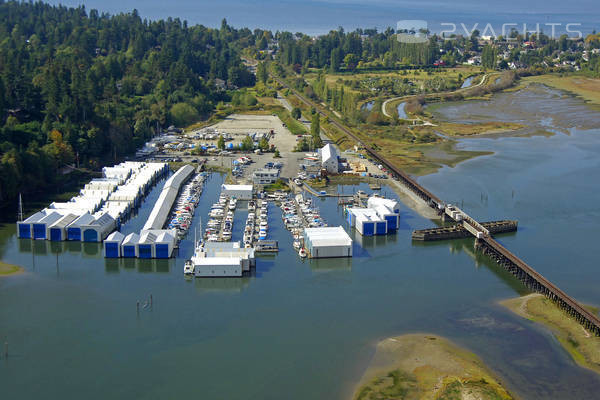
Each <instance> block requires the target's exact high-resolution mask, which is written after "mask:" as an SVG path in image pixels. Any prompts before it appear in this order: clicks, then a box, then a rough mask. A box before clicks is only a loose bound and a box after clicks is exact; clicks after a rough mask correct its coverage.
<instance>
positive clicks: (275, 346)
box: [0, 88, 600, 400]
mask: <svg viewBox="0 0 600 400" xmlns="http://www.w3.org/2000/svg"><path fill="white" fill-rule="evenodd" d="M545 90H546V91H545ZM549 93H550V92H548V91H547V89H539V88H534V89H531V90H525V91H520V92H517V93H511V94H500V95H497V96H495V97H494V98H493V100H492V101H491V102H469V103H456V104H449V105H447V106H446V107H442V108H439V109H438V112H439V113H440V114H441V115H448V116H450V115H452V116H453V117H456V118H458V119H460V118H465V119H468V117H469V116H470V115H471V114H472V113H475V112H476V113H477V114H478V115H479V117H478V118H479V119H480V120H481V119H485V118H486V114H485V112H484V111H485V110H488V109H492V110H493V109H496V110H497V111H498V113H499V114H500V115H510V114H511V113H513V114H515V117H516V115H517V114H516V113H521V110H522V109H523V108H524V107H525V106H527V107H534V108H537V109H538V110H544V107H542V104H539V106H538V107H535V103H536V102H538V103H542V102H545V101H547V100H546V99H547V98H548V97H551V96H549ZM553 101H554V102H553V103H552V106H551V107H547V108H545V110H546V111H540V112H539V113H537V114H536V113H531V117H530V119H529V122H530V123H531V124H532V126H536V125H537V124H540V125H541V126H545V127H548V126H555V127H556V134H555V135H553V136H542V135H537V136H496V137H486V138H473V139H466V140H463V141H461V142H460V143H459V145H460V146H461V147H463V148H466V149H476V150H494V151H495V153H494V154H493V155H491V156H485V157H480V158H476V159H473V160H470V161H467V162H464V163H461V164H459V165H458V166H457V167H455V168H445V169H442V170H441V171H440V172H438V173H436V174H433V175H428V176H425V177H422V178H420V181H421V182H422V183H423V184H424V185H425V186H426V187H427V188H429V189H430V190H432V191H433V192H435V193H436V194H438V195H439V196H440V197H441V198H443V199H446V200H447V201H452V202H454V203H457V204H460V205H462V206H463V207H464V209H465V210H467V211H469V212H471V213H472V214H473V215H474V216H476V217H478V218H480V219H481V220H489V219H496V218H515V219H518V220H519V231H518V232H517V233H514V234H509V235H502V236H499V237H498V240H499V241H500V242H502V243H503V244H504V245H506V246H507V247H508V248H509V249H510V250H512V251H514V252H516V254H518V255H519V256H521V257H522V258H523V259H524V260H526V261H528V262H529V263H530V264H531V265H532V266H533V267H534V268H536V269H537V270H538V271H539V272H541V273H542V274H544V275H545V276H547V277H548V278H549V279H551V280H552V281H553V282H554V283H555V284H557V285H558V286H559V287H561V288H562V289H563V290H565V291H567V292H568V293H569V294H570V295H572V296H574V297H575V298H576V299H578V300H580V301H582V302H584V303H588V304H592V305H596V306H598V305H600V292H598V290H597V287H598V282H599V280H600V271H599V270H598V268H597V259H598V256H599V255H600V254H599V251H598V246H597V245H596V242H597V234H598V226H599V224H600V212H599V211H598V207H597V205H598V204H600V187H599V186H598V185H597V179H595V177H597V176H598V175H599V174H600V158H599V157H598V154H599V153H600V130H599V129H597V128H589V127H588V128H585V129H583V128H577V126H579V125H582V122H583V121H579V119H581V118H583V119H589V118H594V116H596V117H598V113H597V112H595V111H592V110H591V109H589V108H588V107H587V106H585V105H584V104H583V103H582V102H581V101H579V100H577V99H573V98H570V97H567V96H558V97H556V98H554V100H553ZM532 103H533V104H532ZM544 104H545V103H544ZM548 114H551V115H550V116H549V115H548ZM519 115H520V114H519ZM493 116H494V114H493V113H492V114H490V115H488V118H490V119H492V118H493ZM222 182H223V176H220V175H216V174H215V175H212V176H211V178H210V180H208V181H207V184H206V188H205V190H204V193H203V195H202V197H201V202H200V206H199V208H198V209H197V212H196V217H195V219H194V225H196V226H197V225H198V224H199V223H200V220H201V218H200V217H202V219H204V220H205V221H206V215H207V213H208V211H209V209H210V205H211V204H212V203H213V202H214V201H215V200H216V199H217V198H218V195H219V190H220V184H221V183H222ZM358 189H362V190H365V191H369V189H368V186H366V185H360V186H358V187H357V186H341V187H339V188H338V190H339V191H340V192H342V193H351V192H353V191H356V190H358ZM159 190H160V185H157V186H156V188H155V189H154V191H153V192H152V193H151V194H150V196H149V198H148V201H146V202H145V203H144V205H143V206H142V209H141V210H140V211H139V213H138V215H137V216H136V217H135V218H134V219H133V220H131V221H130V222H128V223H127V224H126V225H125V226H124V228H123V229H124V230H125V231H127V230H134V229H135V228H136V227H138V226H140V225H141V224H142V223H143V220H144V218H145V215H147V213H148V211H149V209H150V208H151V207H152V199H153V198H154V197H155V196H156V195H157V193H158V191H159ZM383 192H384V194H386V195H388V196H394V194H393V193H392V192H391V191H390V190H389V189H388V188H386V187H384V188H383ZM315 201H316V202H317V204H318V206H319V207H320V210H321V214H322V215H323V216H324V218H325V219H326V221H327V222H328V223H329V224H330V225H338V224H342V225H343V224H344V215H343V212H342V210H341V209H340V208H339V207H338V205H337V202H336V199H335V198H328V199H317V200H315ZM245 215H246V212H245V211H244V210H243V207H242V209H240V210H238V211H237V212H236V217H235V225H234V229H236V233H235V235H234V238H235V237H239V236H240V235H241V229H243V221H244V218H245ZM269 219H270V220H269V226H270V229H269V235H270V238H273V239H276V240H278V241H279V245H280V249H281V251H280V253H279V254H277V255H275V256H270V257H262V258H260V259H259V260H257V267H256V272H255V273H254V274H252V276H245V277H242V278H231V279H219V278H215V279H185V278H184V276H183V273H182V270H183V263H184V261H185V260H186V259H187V258H188V257H189V256H190V255H191V252H192V240H191V237H188V238H187V239H185V240H183V241H182V242H181V247H180V249H179V255H178V257H177V258H174V259H170V260H124V259H121V260H107V259H104V258H102V254H101V247H100V246H99V245H97V244H92V243H84V244H82V243H75V242H67V243H49V242H46V241H33V242H32V241H30V240H19V239H17V238H16V236H15V227H14V225H13V224H10V225H5V226H3V227H1V228H0V257H1V258H2V260H4V261H6V262H10V263H15V264H19V265H22V266H23V267H24V268H25V270H26V272H25V273H24V274H21V275H18V276H14V277H10V278H5V279H0V305H1V306H0V338H1V340H2V342H4V341H7V342H8V343H9V353H10V355H9V357H8V358H7V359H4V358H1V359H0V388H1V390H2V398H7V399H39V398H44V399H63V398H65V397H67V398H86V399H105V398H111V399H131V398H136V399H164V398H184V397H196V398H202V399H223V398H227V399H280V398H286V399H306V398H311V399H325V398H330V399H344V398H348V397H349V396H350V395H351V393H352V390H353V388H354V384H355V382H357V381H358V380H359V378H360V376H361V375H362V373H363V371H364V369H365V368H366V366H367V365H368V362H369V359H370V357H371V356H372V355H373V353H374V350H375V347H374V346H375V344H376V343H377V342H378V341H379V340H381V339H383V338H386V337H389V336H395V335H401V334H404V333H413V332H431V333H434V334H438V335H442V336H445V337H448V338H450V339H451V340H453V341H455V342H456V343H458V344H459V345H462V346H464V347H466V348H468V349H469V350H471V351H473V352H475V353H476V354H478V355H479V356H481V358H482V359H483V360H484V362H486V364H487V365H488V366H489V367H490V368H491V369H492V370H493V371H494V372H495V373H496V374H498V375H499V376H500V378H501V380H502V381H503V382H504V383H505V384H506V385H507V386H508V388H509V389H510V390H511V391H513V392H514V393H515V394H517V395H519V397H520V398H523V399H541V398H543V399H557V400H558V399H566V398H568V399H591V398H595V396H596V395H597V392H598V388H600V377H599V376H597V375H596V374H594V373H592V372H590V371H587V370H584V369H582V368H579V367H578V366H576V365H575V363H574V362H573V361H572V360H571V359H570V358H569V356H568V354H567V353H566V352H565V351H564V350H563V349H562V348H561V347H560V345H559V343H558V342H557V341H556V339H554V337H553V336H552V334H551V333H550V332H549V331H548V330H546V329H545V328H543V327H541V326H538V325H536V324H534V323H532V322H530V321H527V320H524V319H522V318H520V317H518V316H515V315H513V314H511V313H510V312H509V311H507V310H505V309H503V308H502V307H501V306H499V305H498V304H497V302H498V301H499V300H501V299H505V298H510V297H515V296H518V295H521V294H524V293H526V289H525V288H524V287H523V286H522V285H521V284H520V283H519V282H518V281H517V280H515V279H514V278H513V277H512V276H510V275H509V274H507V273H506V272H504V271H503V270H502V269H501V268H500V267H498V265H496V264H495V263H493V262H491V261H490V260H489V259H487V258H486V257H483V256H482V255H481V254H479V253H477V252H476V251H475V250H474V248H473V244H474V243H473V240H471V239H465V240H459V241H448V242H438V243H427V244H424V243H412V242H411V239H410V235H411V232H412V230H414V229H420V228H425V227H431V226H433V224H432V223H431V222H430V221H428V220H426V219H424V218H422V217H420V216H419V215H418V214H416V213H414V212H413V211H412V210H410V209H408V208H406V207H402V211H401V226H400V230H399V231H398V233H397V234H394V235H389V236H385V237H375V238H374V237H371V238H362V237H361V236H360V235H358V234H356V233H355V232H351V235H352V236H353V237H354V239H355V243H354V249H353V250H354V255H355V256H354V257H353V258H352V259H334V260H331V259H322V260H305V261H302V260H300V259H299V257H298V256H297V254H296V253H295V251H294V250H293V247H292V240H291V237H290V235H289V233H288V232H287V231H285V229H284V227H283V225H282V222H281V212H280V211H279V209H277V208H275V207H273V206H271V208H270V213H269ZM150 295H152V297H153V305H152V307H150V306H149V303H148V302H149V297H150ZM138 301H140V304H141V310H140V313H139V315H138V314H137V313H136V302H138Z"/></svg>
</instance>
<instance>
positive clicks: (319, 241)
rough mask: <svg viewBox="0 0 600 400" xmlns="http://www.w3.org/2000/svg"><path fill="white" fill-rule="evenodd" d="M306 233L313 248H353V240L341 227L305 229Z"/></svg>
mask: <svg viewBox="0 0 600 400" xmlns="http://www.w3.org/2000/svg"><path fill="white" fill-rule="evenodd" d="M304 233H305V235H306V237H307V238H308V240H310V242H311V243H312V244H313V246H315V245H316V246H351V245H352V239H351V238H350V236H349V235H348V234H347V233H346V231H345V230H344V228H343V227H341V226H328V227H323V228H305V229H304Z"/></svg>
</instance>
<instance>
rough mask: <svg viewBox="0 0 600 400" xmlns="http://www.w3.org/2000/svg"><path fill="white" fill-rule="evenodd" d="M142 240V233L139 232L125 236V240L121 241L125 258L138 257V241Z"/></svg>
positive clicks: (122, 253)
mask: <svg viewBox="0 0 600 400" xmlns="http://www.w3.org/2000/svg"><path fill="white" fill-rule="evenodd" d="M139 241H140V235H138V234H137V233H130V234H129V235H127V236H125V238H124V239H123V242H121V255H122V256H123V257H125V258H136V257H137V256H138V248H137V245H138V242H139Z"/></svg>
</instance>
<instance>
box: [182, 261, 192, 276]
mask: <svg viewBox="0 0 600 400" xmlns="http://www.w3.org/2000/svg"><path fill="white" fill-rule="evenodd" d="M183 273H184V274H185V275H192V274H193V273H194V264H193V263H192V260H187V261H186V262H185V264H184V265H183Z"/></svg>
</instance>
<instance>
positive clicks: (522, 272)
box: [272, 75, 600, 336]
mask: <svg viewBox="0 0 600 400" xmlns="http://www.w3.org/2000/svg"><path fill="white" fill-rule="evenodd" d="M272 77H273V79H275V81H277V82H278V83H279V84H280V85H282V86H283V87H285V88H287V89H289V90H290V91H291V92H292V93H293V94H294V95H295V96H296V97H297V98H298V99H299V100H300V101H302V102H303V103H305V104H306V105H308V106H309V107H312V108H314V109H315V110H316V111H317V112H318V113H319V114H321V115H323V116H325V117H330V115H329V113H328V112H327V111H326V110H325V109H324V108H323V107H321V106H320V105H319V104H316V103H314V102H313V101H311V100H310V99H307V98H306V97H305V96H304V95H303V94H301V93H299V92H298V91H297V90H296V89H294V88H292V87H291V86H289V85H288V84H287V83H286V82H285V81H284V80H283V79H281V78H279V77H277V76H274V75H272ZM330 123H331V124H332V125H334V126H335V127H336V128H338V129H339V130H341V131H342V132H344V133H345V134H346V135H347V136H349V137H350V138H352V139H353V140H355V141H356V142H357V143H359V144H360V145H361V146H362V147H363V148H364V149H365V150H366V151H367V153H369V154H370V155H371V156H372V157H373V158H375V159H376V160H379V162H380V163H381V164H382V165H385V167H386V168H387V169H388V170H389V171H391V172H392V175H393V176H394V178H395V179H397V180H399V181H400V182H402V183H403V184H404V185H405V186H406V187H407V188H409V189H410V190H411V191H412V192H413V193H415V194H416V195H417V196H418V197H420V198H421V199H423V200H424V201H425V202H426V203H427V204H429V206H430V207H432V208H434V209H436V210H437V211H438V213H439V214H440V215H441V214H445V215H448V216H449V217H450V218H452V219H453V220H455V221H457V222H461V223H462V225H463V227H464V228H465V229H466V230H467V231H468V232H470V233H471V234H472V235H473V236H474V237H475V238H476V242H475V246H476V248H478V249H480V250H481V251H482V252H483V253H484V254H486V255H488V256H489V257H491V258H492V259H494V260H495V261H496V262H497V263H498V264H499V265H500V266H502V267H503V268H504V269H506V270H507V271H508V272H510V273H511V274H512V275H514V276H515V277H517V278H518V279H519V280H521V282H523V284H525V285H526V286H527V287H528V288H529V289H530V290H533V291H536V292H539V293H541V294H543V295H545V296H546V297H547V298H549V299H551V300H552V301H554V302H555V303H556V304H557V305H558V306H559V307H560V308H561V309H563V310H564V311H565V312H566V313H567V314H569V315H570V316H572V317H573V318H575V319H576V320H577V321H578V322H579V323H580V324H581V325H582V326H583V327H584V328H586V329H588V330H589V331H590V332H593V334H595V335H596V336H600V318H598V317H597V316H596V315H595V314H593V313H592V312H590V311H588V310H586V309H585V308H584V307H583V306H581V305H580V304H579V303H578V302H577V301H576V300H575V299H574V298H572V297H571V296H569V295H568V294H567V293H565V292H563V291H562V290H560V289H559V288H558V287H557V286H556V285H554V284H553V283H552V282H550V281H549V280H548V279H546V278H545V277H544V276H542V275H541V274H540V273H538V272H537V271H536V270H535V269H533V268H532V267H531V266H529V265H528V264H527V263H526V262H525V261H523V260H521V259H520V258H519V257H517V256H516V255H514V254H513V253H511V252H510V251H509V250H508V249H506V248H505V247H504V246H502V245H501V244H500V243H498V242H497V241H496V240H495V239H494V238H493V237H492V235H491V234H490V232H489V230H488V229H486V228H485V227H484V226H483V225H481V224H480V223H479V222H477V220H475V219H474V218H472V217H471V216H469V215H468V214H467V213H465V212H464V211H462V210H460V209H459V208H458V207H456V206H450V205H447V204H445V203H444V202H443V201H442V200H440V199H439V198H438V197H437V196H436V195H434V194H433V193H431V192H430V191H428V190H427V189H425V188H424V187H423V186H421V185H420V184H419V183H418V182H417V181H416V180H414V179H413V178H412V177H410V176H409V175H408V174H406V173H405V172H404V171H402V170H401V169H400V168H397V167H396V166H394V165H393V164H392V163H391V162H390V161H389V160H387V159H386V158H385V157H383V156H382V155H381V154H379V153H378V152H377V151H376V150H375V149H373V148H372V147H371V146H369V145H368V144H366V143H364V142H363V141H362V140H361V139H360V138H359V137H358V136H357V135H356V134H354V132H352V131H351V130H350V129H348V128H347V127H345V126H344V125H342V124H341V123H339V122H338V121H336V120H335V119H334V118H330Z"/></svg>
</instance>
